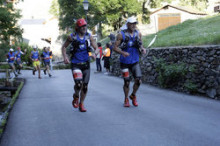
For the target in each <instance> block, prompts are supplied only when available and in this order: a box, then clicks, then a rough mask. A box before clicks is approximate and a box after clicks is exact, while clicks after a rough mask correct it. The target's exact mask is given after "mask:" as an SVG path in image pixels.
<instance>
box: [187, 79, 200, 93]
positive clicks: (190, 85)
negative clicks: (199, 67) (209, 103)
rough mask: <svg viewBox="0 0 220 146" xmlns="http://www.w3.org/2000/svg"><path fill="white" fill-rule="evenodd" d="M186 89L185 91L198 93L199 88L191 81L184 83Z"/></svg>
mask: <svg viewBox="0 0 220 146" xmlns="http://www.w3.org/2000/svg"><path fill="white" fill-rule="evenodd" d="M184 87H185V89H187V90H188V91H190V92H196V91H197V86H196V84H194V83H193V82H192V81H190V80H186V82H185V83H184Z"/></svg>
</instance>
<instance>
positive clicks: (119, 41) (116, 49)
mask: <svg viewBox="0 0 220 146" xmlns="http://www.w3.org/2000/svg"><path fill="white" fill-rule="evenodd" d="M122 40H123V38H122V35H121V34H118V35H117V39H116V42H115V45H114V48H113V50H114V51H115V52H117V53H119V54H122V55H123V56H124V57H127V56H129V53H128V52H125V51H122V50H121V49H119V48H118V47H119V45H120V44H121V42H122Z"/></svg>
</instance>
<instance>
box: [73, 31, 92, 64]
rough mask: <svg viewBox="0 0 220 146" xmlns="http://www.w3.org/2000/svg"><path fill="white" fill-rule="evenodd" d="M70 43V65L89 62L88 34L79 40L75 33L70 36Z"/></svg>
mask: <svg viewBox="0 0 220 146" xmlns="http://www.w3.org/2000/svg"><path fill="white" fill-rule="evenodd" d="M70 36H71V38H72V43H71V48H70V53H71V55H72V57H71V58H72V63H81V62H86V61H88V60H89V55H88V52H90V51H91V50H90V44H91V43H90V34H89V33H86V34H85V35H84V37H83V39H81V38H80V37H79V35H78V34H77V33H74V34H73V33H72V34H71V35H70Z"/></svg>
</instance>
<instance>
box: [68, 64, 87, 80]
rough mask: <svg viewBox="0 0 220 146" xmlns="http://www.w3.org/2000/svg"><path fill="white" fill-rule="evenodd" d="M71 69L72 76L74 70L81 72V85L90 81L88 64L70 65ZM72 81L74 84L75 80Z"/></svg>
mask: <svg viewBox="0 0 220 146" xmlns="http://www.w3.org/2000/svg"><path fill="white" fill-rule="evenodd" d="M71 69H72V74H73V71H74V70H77V69H78V70H81V72H82V75H83V76H82V81H83V83H87V84H88V83H89V79H90V63H89V62H84V63H78V64H76V63H72V64H71ZM73 79H74V77H73ZM74 81H75V82H76V80H75V79H74Z"/></svg>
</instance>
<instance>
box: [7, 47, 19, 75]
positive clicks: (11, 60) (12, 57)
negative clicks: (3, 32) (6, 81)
mask: <svg viewBox="0 0 220 146" xmlns="http://www.w3.org/2000/svg"><path fill="white" fill-rule="evenodd" d="M6 57H7V61H8V64H9V66H10V68H11V69H12V71H13V73H14V75H15V77H17V76H18V74H17V73H16V68H15V65H14V61H15V53H14V49H12V48H11V49H9V52H8V54H7V55H6Z"/></svg>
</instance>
